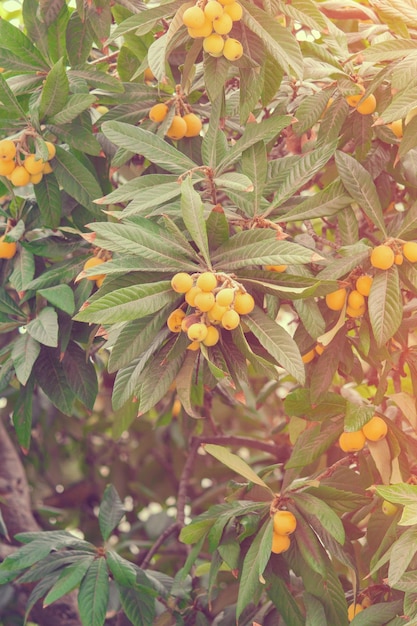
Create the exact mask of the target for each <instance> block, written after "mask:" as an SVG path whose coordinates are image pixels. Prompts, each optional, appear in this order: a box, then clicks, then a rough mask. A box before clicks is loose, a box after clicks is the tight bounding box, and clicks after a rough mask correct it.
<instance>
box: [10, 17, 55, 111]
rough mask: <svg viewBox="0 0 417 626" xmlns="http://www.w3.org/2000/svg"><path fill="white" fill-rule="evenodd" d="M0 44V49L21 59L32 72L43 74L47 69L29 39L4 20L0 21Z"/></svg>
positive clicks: (43, 60)
mask: <svg viewBox="0 0 417 626" xmlns="http://www.w3.org/2000/svg"><path fill="white" fill-rule="evenodd" d="M0 42H1V47H3V48H6V49H7V50H10V52H12V53H14V54H15V55H16V56H17V57H19V58H21V59H22V61H25V63H26V64H27V66H29V67H30V68H31V69H32V70H37V71H41V72H45V70H46V71H47V70H48V69H49V68H48V65H47V63H46V61H45V59H44V58H43V57H42V55H41V54H40V52H38V50H37V49H36V48H35V46H34V45H33V43H32V42H31V41H30V39H29V38H28V37H27V36H26V35H25V34H24V33H23V32H22V30H20V28H18V27H17V26H15V25H14V24H12V23H11V22H9V21H8V20H5V19H1V20H0ZM1 80H3V79H1ZM0 99H1V95H0Z"/></svg>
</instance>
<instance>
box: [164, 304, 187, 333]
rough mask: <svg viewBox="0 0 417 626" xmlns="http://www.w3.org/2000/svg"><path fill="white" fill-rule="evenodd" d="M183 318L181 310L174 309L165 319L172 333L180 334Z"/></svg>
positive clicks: (183, 314)
mask: <svg viewBox="0 0 417 626" xmlns="http://www.w3.org/2000/svg"><path fill="white" fill-rule="evenodd" d="M184 317H185V313H184V311H183V310H182V309H175V310H174V311H172V313H170V315H169V317H168V319H167V326H168V328H169V330H170V331H171V332H172V333H180V332H181V330H182V328H181V324H182V320H183V319H184Z"/></svg>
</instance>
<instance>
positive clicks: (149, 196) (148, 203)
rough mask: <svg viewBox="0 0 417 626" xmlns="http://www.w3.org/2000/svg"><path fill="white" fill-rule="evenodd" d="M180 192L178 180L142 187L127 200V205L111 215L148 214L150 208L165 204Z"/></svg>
mask: <svg viewBox="0 0 417 626" xmlns="http://www.w3.org/2000/svg"><path fill="white" fill-rule="evenodd" d="M180 193H181V189H180V186H179V184H178V182H172V183H166V184H162V185H157V186H156V187H153V188H148V189H144V190H143V191H142V192H141V194H140V195H137V196H136V199H135V200H132V201H131V202H129V204H128V205H127V207H126V208H125V209H123V211H122V212H121V213H120V212H118V211H116V212H115V213H113V215H114V216H115V217H117V218H119V219H123V218H125V217H130V216H131V215H145V216H146V215H149V214H150V212H151V210H152V209H154V208H155V207H158V206H160V205H161V204H166V203H167V202H168V201H170V200H174V199H175V198H178V197H179V195H180Z"/></svg>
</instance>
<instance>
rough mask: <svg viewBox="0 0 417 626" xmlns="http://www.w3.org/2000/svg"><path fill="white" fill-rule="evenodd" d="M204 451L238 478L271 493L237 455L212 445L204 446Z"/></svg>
mask: <svg viewBox="0 0 417 626" xmlns="http://www.w3.org/2000/svg"><path fill="white" fill-rule="evenodd" d="M204 450H205V451H206V452H208V453H209V454H211V455H212V456H214V457H215V458H216V459H217V460H218V461H220V462H221V463H223V464H224V465H226V466H227V467H228V468H229V469H231V470H233V471H234V472H236V473H237V474H239V475H240V476H243V477H244V478H246V479H247V480H250V481H251V482H253V483H255V484H256V485H259V486H261V487H264V488H265V489H268V491H271V490H270V488H269V487H268V485H267V484H266V483H265V482H264V481H263V480H262V478H260V477H259V476H258V475H257V474H256V473H255V472H254V471H253V469H252V468H251V467H250V466H249V465H248V464H247V463H246V462H245V461H244V460H243V459H241V458H240V457H239V456H238V455H237V454H233V453H232V452H230V451H229V450H228V449H227V448H224V447H223V446H218V445H216V444H212V443H206V444H204Z"/></svg>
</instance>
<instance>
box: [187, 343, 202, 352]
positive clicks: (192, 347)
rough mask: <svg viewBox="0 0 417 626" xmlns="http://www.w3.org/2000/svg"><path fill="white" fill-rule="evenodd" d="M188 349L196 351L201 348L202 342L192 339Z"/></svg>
mask: <svg viewBox="0 0 417 626" xmlns="http://www.w3.org/2000/svg"><path fill="white" fill-rule="evenodd" d="M187 350H192V351H193V352H195V351H196V350H200V342H199V341H192V342H191V343H190V344H189V345H188V346H187Z"/></svg>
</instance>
